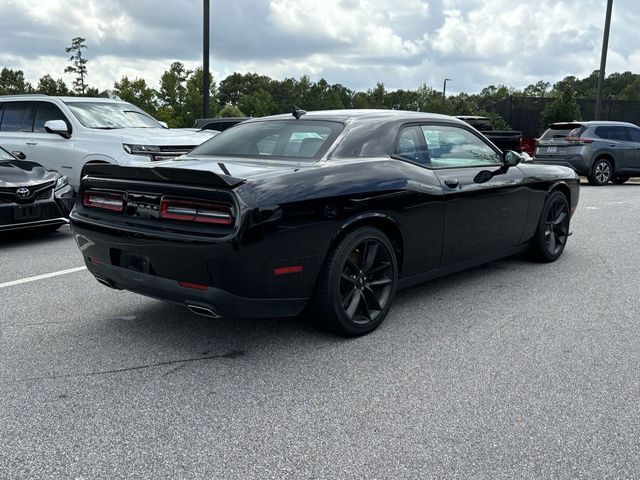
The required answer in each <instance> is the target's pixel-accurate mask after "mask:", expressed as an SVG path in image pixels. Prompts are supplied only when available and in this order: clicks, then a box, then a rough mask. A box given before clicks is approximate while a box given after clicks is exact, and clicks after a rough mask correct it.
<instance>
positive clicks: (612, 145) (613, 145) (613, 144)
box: [609, 143, 617, 147]
mask: <svg viewBox="0 0 640 480" xmlns="http://www.w3.org/2000/svg"><path fill="white" fill-rule="evenodd" d="M609 146H610V147H615V146H617V144H615V143H610V144H609Z"/></svg>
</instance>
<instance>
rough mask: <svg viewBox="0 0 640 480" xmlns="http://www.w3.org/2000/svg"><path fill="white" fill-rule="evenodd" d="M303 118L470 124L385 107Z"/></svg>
mask: <svg viewBox="0 0 640 480" xmlns="http://www.w3.org/2000/svg"><path fill="white" fill-rule="evenodd" d="M292 118H294V117H293V115H292V114H291V113H282V114H279V115H271V116H269V117H260V118H251V119H249V120H246V121H245V123H253V122H260V121H271V120H290V119H292ZM303 120H325V121H334V122H342V123H351V122H353V121H360V120H363V121H375V120H377V121H394V120H406V121H416V122H419V121H443V120H446V121H448V122H451V123H457V124H460V125H464V126H467V127H468V126H469V125H468V124H467V123H466V122H463V121H462V120H459V119H457V118H455V117H451V116H449V115H441V114H439V113H427V112H413V111H407V110H385V109H355V110H317V111H310V112H307V113H305V114H304V115H302V116H301V117H300V119H299V120H298V121H303Z"/></svg>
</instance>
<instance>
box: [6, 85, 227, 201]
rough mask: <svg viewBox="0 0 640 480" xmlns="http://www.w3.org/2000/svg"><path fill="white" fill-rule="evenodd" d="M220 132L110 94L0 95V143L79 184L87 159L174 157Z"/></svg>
mask: <svg viewBox="0 0 640 480" xmlns="http://www.w3.org/2000/svg"><path fill="white" fill-rule="evenodd" d="M217 133H218V132H215V131H211V130H203V131H196V132H194V131H185V130H177V129H176V130H172V129H168V128H166V125H163V124H161V123H160V122H158V121H157V120H155V119H154V118H152V117H151V116H150V115H148V114H147V113H145V112H144V111H143V110H140V109H139V108H138V107H136V106H134V105H132V104H130V103H127V102H123V101H121V100H114V99H110V98H90V97H49V96H47V95H8V96H0V146H3V147H4V148H5V149H6V150H9V151H11V152H22V153H24V154H25V156H26V158H27V159H28V160H31V161H34V162H37V163H40V164H41V165H43V166H45V167H46V168H49V169H51V170H57V171H58V172H60V173H62V174H63V175H65V176H67V178H68V179H69V183H70V184H71V185H72V186H73V187H74V188H75V189H76V190H77V189H78V186H79V184H80V178H81V175H82V169H83V168H84V166H85V165H87V164H95V163H113V164H118V165H139V164H141V163H149V162H151V161H154V160H165V159H169V158H174V157H177V156H179V155H182V154H184V153H187V152H189V151H190V150H191V149H192V148H194V147H196V146H198V145H200V144H201V143H202V142H204V141H205V140H208V139H209V138H211V137H212V136H214V135H215V134H217Z"/></svg>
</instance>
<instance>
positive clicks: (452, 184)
mask: <svg viewBox="0 0 640 480" xmlns="http://www.w3.org/2000/svg"><path fill="white" fill-rule="evenodd" d="M444 184H445V185H446V186H447V187H449V188H458V185H459V182H458V179H457V178H445V180H444Z"/></svg>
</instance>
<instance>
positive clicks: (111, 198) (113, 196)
mask: <svg viewBox="0 0 640 480" xmlns="http://www.w3.org/2000/svg"><path fill="white" fill-rule="evenodd" d="M82 204H83V205H84V206H85V207H90V208H101V209H103V210H113V211H114V212H122V211H124V194H122V193H110V192H99V191H94V190H87V191H86V192H84V193H83V195H82Z"/></svg>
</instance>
